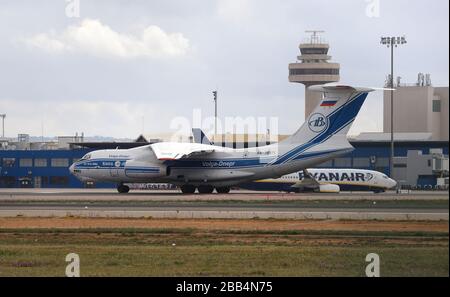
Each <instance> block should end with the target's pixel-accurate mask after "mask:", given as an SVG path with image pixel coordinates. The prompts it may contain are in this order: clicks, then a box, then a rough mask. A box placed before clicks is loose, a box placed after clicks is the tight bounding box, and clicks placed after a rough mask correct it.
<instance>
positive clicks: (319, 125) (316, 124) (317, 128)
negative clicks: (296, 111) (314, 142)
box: [308, 113, 328, 133]
mask: <svg viewBox="0 0 450 297" xmlns="http://www.w3.org/2000/svg"><path fill="white" fill-rule="evenodd" d="M308 127H309V129H310V130H311V131H313V132H316V133H319V132H322V131H323V130H325V129H327V128H328V118H327V117H325V116H324V115H323V114H321V113H315V114H312V115H311V116H310V117H309V122H308Z"/></svg>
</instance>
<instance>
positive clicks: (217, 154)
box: [69, 83, 374, 193]
mask: <svg viewBox="0 0 450 297" xmlns="http://www.w3.org/2000/svg"><path fill="white" fill-rule="evenodd" d="M309 90H311V91H317V92H322V93H323V99H322V102H321V103H320V104H319V105H318V106H317V107H316V108H315V110H314V111H313V112H312V113H311V115H310V116H309V117H308V118H307V119H306V121H305V123H304V124H303V125H302V126H301V127H300V128H299V129H298V130H297V132H295V133H294V134H293V135H291V136H290V137H288V138H287V139H285V140H283V141H281V142H279V143H276V144H270V145H266V146H262V147H254V148H243V149H233V148H227V147H219V146H214V145H210V144H203V143H176V142H159V143H153V144H150V145H145V146H141V147H137V148H131V149H116V150H98V151H93V152H91V153H88V154H86V155H85V156H84V157H83V158H82V159H81V160H79V161H77V162H75V163H74V164H72V165H71V166H70V168H69V169H70V171H71V172H72V173H73V174H74V175H75V176H77V177H78V178H79V179H81V180H82V181H89V180H92V181H102V182H112V183H116V184H117V190H118V191H119V193H126V192H128V191H129V187H128V186H126V185H125V183H148V182H152V183H170V184H174V185H177V186H180V188H181V191H182V192H183V193H194V192H195V191H196V189H197V190H198V191H199V193H212V192H213V191H214V189H216V191H217V192H218V193H228V192H229V191H230V187H231V186H237V185H239V184H242V183H246V182H251V181H255V180H261V179H268V178H279V177H281V176H283V175H286V174H290V173H293V172H298V171H300V170H303V169H305V168H311V167H313V166H314V165H317V164H320V163H323V162H325V161H327V160H331V159H334V158H336V157H338V156H341V155H343V154H346V153H348V152H350V151H352V150H353V147H352V146H351V145H350V143H349V142H348V141H347V137H346V135H347V132H348V130H349V129H350V127H351V125H352V123H353V121H354V120H355V118H356V116H357V114H358V112H359V110H360V109H361V106H362V104H363V103H364V100H365V99H366V97H367V95H368V93H369V92H371V91H373V90H374V89H371V88H356V87H351V86H346V85H340V84H336V83H332V84H325V85H317V86H311V87H309Z"/></svg>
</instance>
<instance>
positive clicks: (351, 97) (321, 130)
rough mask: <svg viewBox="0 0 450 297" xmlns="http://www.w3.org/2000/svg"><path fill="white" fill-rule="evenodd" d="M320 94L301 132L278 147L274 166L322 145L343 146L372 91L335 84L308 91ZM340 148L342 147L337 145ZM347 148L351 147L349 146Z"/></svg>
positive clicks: (299, 130)
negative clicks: (321, 96)
mask: <svg viewBox="0 0 450 297" xmlns="http://www.w3.org/2000/svg"><path fill="white" fill-rule="evenodd" d="M309 90H311V91H317V92H322V93H323V99H322V101H321V103H320V104H319V105H318V106H317V107H316V108H315V109H314V111H313V112H312V113H311V114H310V115H309V116H308V118H307V119H306V120H305V122H304V123H303V125H302V126H301V127H300V129H298V130H297V132H295V133H294V134H293V135H291V136H290V137H288V138H287V139H285V140H283V141H281V142H280V143H279V158H277V160H276V161H275V162H274V164H281V163H284V162H286V161H288V160H291V159H295V157H296V156H298V155H299V154H301V153H302V152H304V151H306V150H308V149H310V148H312V147H314V146H317V145H319V144H322V143H324V142H327V143H336V144H338V143H339V144H342V141H343V139H344V140H345V142H346V143H348V142H347V141H346V135H347V132H348V130H349V129H350V127H351V126H352V124H353V121H354V120H355V118H356V116H357V114H358V112H359V111H360V109H361V106H362V105H363V103H364V101H365V99H366V97H367V94H368V93H369V92H371V91H373V90H374V89H372V88H355V87H351V86H347V85H341V84H336V83H331V84H325V85H316V86H311V87H309ZM340 146H341V145H340ZM348 146H349V147H351V146H350V144H348Z"/></svg>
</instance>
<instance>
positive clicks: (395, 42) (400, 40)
mask: <svg viewBox="0 0 450 297" xmlns="http://www.w3.org/2000/svg"><path fill="white" fill-rule="evenodd" d="M380 43H381V44H382V45H385V46H387V47H388V48H389V47H390V48H391V77H390V78H391V79H390V82H389V87H390V88H391V155H390V158H389V175H390V177H391V178H392V174H393V171H394V90H393V89H394V47H398V46H399V45H403V44H406V37H405V36H392V37H381V41H380Z"/></svg>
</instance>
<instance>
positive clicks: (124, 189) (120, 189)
mask: <svg viewBox="0 0 450 297" xmlns="http://www.w3.org/2000/svg"><path fill="white" fill-rule="evenodd" d="M129 191H130V187H129V186H125V185H124V184H119V185H117V192H119V193H120V194H125V193H128V192H129Z"/></svg>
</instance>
